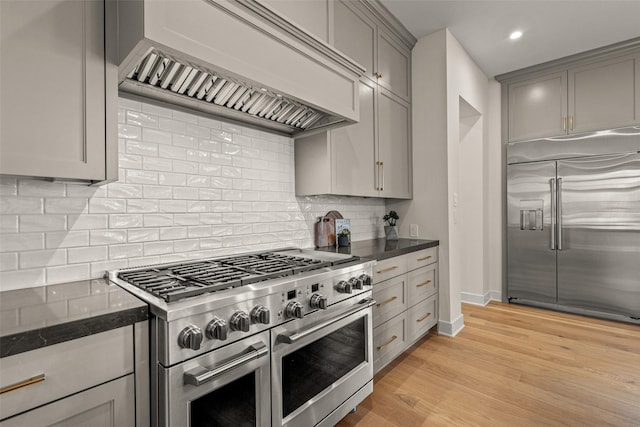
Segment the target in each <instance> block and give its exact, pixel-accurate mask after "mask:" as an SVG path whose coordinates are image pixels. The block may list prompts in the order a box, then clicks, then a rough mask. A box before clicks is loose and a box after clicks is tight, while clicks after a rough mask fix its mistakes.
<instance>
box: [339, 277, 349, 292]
mask: <svg viewBox="0 0 640 427" xmlns="http://www.w3.org/2000/svg"><path fill="white" fill-rule="evenodd" d="M336 291H338V292H340V293H341V294H350V293H351V283H348V282H345V281H344V280H341V281H340V282H338V284H337V285H336Z"/></svg>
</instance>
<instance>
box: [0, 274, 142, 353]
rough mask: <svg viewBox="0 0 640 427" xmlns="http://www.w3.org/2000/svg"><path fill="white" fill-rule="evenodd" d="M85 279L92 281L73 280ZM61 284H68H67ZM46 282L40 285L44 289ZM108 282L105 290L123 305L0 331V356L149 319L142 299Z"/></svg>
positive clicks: (35, 348)
mask: <svg viewBox="0 0 640 427" xmlns="http://www.w3.org/2000/svg"><path fill="white" fill-rule="evenodd" d="M85 282H94V283H95V282H96V280H95V279H94V280H91V281H81V282H77V283H85ZM105 283H106V281H105ZM63 285H66V286H68V285H70V284H63ZM49 286H56V285H49ZM49 286H43V287H41V288H42V289H45V290H46V289H47V288H48V287H49ZM109 286H110V287H111V286H113V287H114V288H113V289H111V290H110V291H109V292H110V293H112V294H118V295H117V296H119V297H122V298H124V299H126V301H127V304H126V306H125V307H113V308H110V309H108V310H105V311H106V312H105V311H103V312H101V313H99V314H94V315H92V314H89V315H87V316H86V317H81V318H73V319H65V318H64V317H61V318H60V319H59V320H58V321H57V323H55V324H50V325H42V324H38V325H36V324H34V325H32V326H26V327H23V328H20V329H22V330H15V331H14V330H8V331H2V335H1V336H0V358H4V357H9V356H14V355H16V354H20V353H24V352H27V351H31V350H37V349H39V348H43V347H47V346H51V345H55V344H60V343H63V342H66V341H71V340H75V339H78V338H83V337H86V336H89V335H94V334H98V333H101V332H106V331H110V330H112V329H117V328H121V327H125V326H129V325H133V324H135V323H138V322H143V321H146V320H147V319H149V307H148V305H147V304H146V303H145V302H143V301H141V300H139V299H138V298H136V297H134V296H133V295H131V294H129V293H128V292H126V291H125V290H124V289H122V288H120V287H118V286H116V285H109ZM116 288H117V289H116ZM29 290H30V289H29ZM9 292H16V291H9ZM45 292H46V291H45ZM3 293H4V292H3ZM124 294H126V295H124Z"/></svg>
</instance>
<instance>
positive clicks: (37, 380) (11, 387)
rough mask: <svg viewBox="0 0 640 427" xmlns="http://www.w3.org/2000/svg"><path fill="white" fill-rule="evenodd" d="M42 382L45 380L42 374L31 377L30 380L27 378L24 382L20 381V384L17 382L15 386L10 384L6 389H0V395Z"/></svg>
mask: <svg viewBox="0 0 640 427" xmlns="http://www.w3.org/2000/svg"><path fill="white" fill-rule="evenodd" d="M44 380H45V375H44V374H40V375H36V376H35V377H31V378H28V379H26V380H22V381H20V382H17V383H15V384H11V385H8V386H6V387H2V388H0V394H4V393H8V392H10V391H13V390H17V389H19V388H22V387H26V386H29V385H31V384H37V383H40V382H42V381H44Z"/></svg>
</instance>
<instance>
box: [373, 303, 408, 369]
mask: <svg viewBox="0 0 640 427" xmlns="http://www.w3.org/2000/svg"><path fill="white" fill-rule="evenodd" d="M404 325H405V313H402V314H400V315H398V316H396V317H394V318H393V319H391V320H389V321H388V322H385V323H383V324H382V325H380V326H378V327H377V328H375V329H374V330H373V372H374V374H375V373H376V372H378V371H379V370H380V369H382V368H383V367H384V366H385V365H386V364H387V363H389V362H390V361H392V360H393V359H395V357H396V356H397V355H398V354H400V353H402V351H404V348H405V345H406V339H405V338H406V335H405V327H404Z"/></svg>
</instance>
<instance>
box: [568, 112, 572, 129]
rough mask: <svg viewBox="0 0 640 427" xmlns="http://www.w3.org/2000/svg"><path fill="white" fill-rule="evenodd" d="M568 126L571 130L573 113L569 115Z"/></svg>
mask: <svg viewBox="0 0 640 427" xmlns="http://www.w3.org/2000/svg"><path fill="white" fill-rule="evenodd" d="M569 128H570V129H571V130H573V114H572V115H570V116H569Z"/></svg>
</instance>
